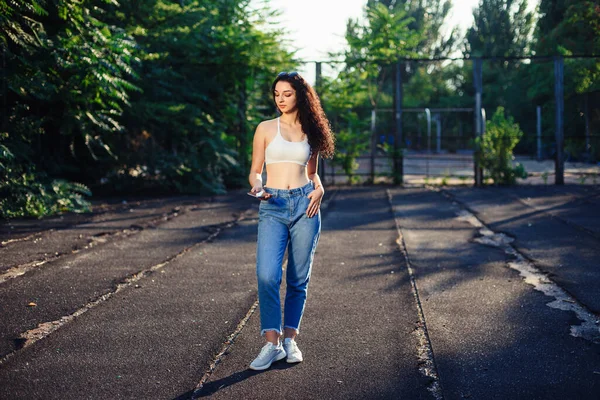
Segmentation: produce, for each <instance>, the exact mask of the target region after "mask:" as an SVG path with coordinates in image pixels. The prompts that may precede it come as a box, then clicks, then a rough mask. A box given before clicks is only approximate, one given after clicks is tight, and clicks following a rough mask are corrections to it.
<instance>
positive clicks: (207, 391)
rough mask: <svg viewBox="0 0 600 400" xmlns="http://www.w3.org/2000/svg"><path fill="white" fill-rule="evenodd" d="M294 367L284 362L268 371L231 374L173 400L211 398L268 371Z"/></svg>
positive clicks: (247, 370)
mask: <svg viewBox="0 0 600 400" xmlns="http://www.w3.org/2000/svg"><path fill="white" fill-rule="evenodd" d="M296 365H298V364H288V363H285V362H278V363H274V364H273V365H272V366H271V367H270V368H269V369H266V370H264V371H254V370H251V369H249V368H247V369H245V370H243V371H238V372H234V373H233V374H231V375H229V376H227V377H225V378H221V379H217V380H216V381H211V382H207V383H205V384H204V386H202V389H200V390H199V391H197V392H195V393H194V392H188V393H185V394H184V395H182V396H188V397H182V396H179V397H177V398H175V399H174V400H183V399H189V398H194V399H197V398H200V397H208V396H212V395H213V394H215V393H216V392H218V391H219V390H221V389H224V388H226V387H229V386H232V385H235V384H236V383H240V382H242V381H245V380H246V379H248V378H252V377H253V376H256V375H259V374H263V373H267V372H270V371H276V370H284V369H289V368H293V367H295V366H296ZM191 396H193V397H191Z"/></svg>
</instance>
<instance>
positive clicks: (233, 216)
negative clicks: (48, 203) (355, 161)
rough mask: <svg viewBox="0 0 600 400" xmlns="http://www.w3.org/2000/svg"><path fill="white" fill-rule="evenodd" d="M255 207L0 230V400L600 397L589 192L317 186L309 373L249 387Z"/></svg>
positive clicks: (598, 276) (211, 206)
mask: <svg viewBox="0 0 600 400" xmlns="http://www.w3.org/2000/svg"><path fill="white" fill-rule="evenodd" d="M252 201H253V200H252V199H250V198H248V197H247V196H244V195H243V193H242V192H236V193H232V194H230V195H226V196H221V197H217V198H193V197H184V198H176V199H165V200H160V201H146V202H142V203H139V204H135V203H133V204H128V205H123V204H120V205H115V206H113V207H112V208H110V207H109V208H107V209H106V210H105V212H102V213H97V214H94V215H86V216H78V217H77V218H74V217H67V218H66V219H63V220H59V219H55V220H52V221H44V222H42V223H41V224H39V223H37V222H36V223H33V222H31V221H25V222H22V221H16V222H13V223H12V224H11V225H12V226H13V228H11V226H10V225H4V226H2V227H1V229H0V235H1V238H2V247H0V258H1V260H2V262H1V263H0V264H1V266H2V268H1V269H0V313H1V314H0V315H1V317H0V318H1V323H0V358H1V361H0V398H2V399H4V398H6V399H25V398H27V399H31V398H44V399H187V398H192V397H195V398H200V397H214V398H218V399H263V398H274V397H282V396H283V397H294V398H298V399H398V398H401V399H442V398H444V399H463V398H472V399H481V398H485V399H488V398H492V399H599V398H600V395H599V393H600V330H599V329H600V328H599V327H600V325H599V321H598V320H599V319H600V317H599V316H600V313H599V312H600V307H599V305H600V291H598V290H597V288H598V285H597V284H598V283H599V282H598V280H600V269H598V261H599V260H600V229H599V228H598V226H600V211H599V207H598V205H599V204H598V203H599V202H600V189H599V188H598V187H597V186H586V187H570V186H567V187H564V188H556V187H546V188H541V189H540V188H539V187H537V188H536V187H524V188H510V189H509V188H506V189H505V188H486V189H472V188H455V189H444V190H439V189H427V188H393V187H381V186H376V187H357V188H339V189H337V190H329V191H328V193H327V202H326V204H325V205H326V208H325V209H324V211H323V232H322V236H321V242H320V244H319V248H318V251H317V254H316V257H315V265H314V270H313V276H312V279H311V283H310V289H309V299H308V303H307V307H306V313H305V317H304V319H303V325H302V334H301V335H300V336H299V339H298V343H299V345H300V347H301V349H302V350H303V352H304V355H305V361H304V362H303V363H301V364H297V365H288V364H286V363H285V362H279V363H276V364H274V366H273V367H272V368H271V369H270V370H267V371H264V372H260V373H257V372H253V371H250V370H248V369H247V368H248V365H249V363H250V362H251V361H252V359H253V357H254V356H255V355H256V354H257V353H258V351H259V349H260V347H261V345H262V342H261V339H260V337H259V326H258V324H259V315H258V309H257V307H256V305H257V299H256V281H255V271H254V262H255V253H254V252H255V240H256V223H257V220H256V212H257V205H256V204H255V203H252ZM99 238H100V239H101V240H98V239H99ZM284 267H285V266H284Z"/></svg>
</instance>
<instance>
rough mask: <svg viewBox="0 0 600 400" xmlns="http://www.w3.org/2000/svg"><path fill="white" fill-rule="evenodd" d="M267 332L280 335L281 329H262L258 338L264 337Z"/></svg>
mask: <svg viewBox="0 0 600 400" xmlns="http://www.w3.org/2000/svg"><path fill="white" fill-rule="evenodd" d="M269 331H273V332H277V333H278V334H279V335H281V329H277V328H268V329H263V330H262V331H260V336H265V333H267V332H269Z"/></svg>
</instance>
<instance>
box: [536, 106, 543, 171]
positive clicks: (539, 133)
mask: <svg viewBox="0 0 600 400" xmlns="http://www.w3.org/2000/svg"><path fill="white" fill-rule="evenodd" d="M537 160H538V161H542V106H537Z"/></svg>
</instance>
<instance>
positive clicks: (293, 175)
mask: <svg viewBox="0 0 600 400" xmlns="http://www.w3.org/2000/svg"><path fill="white" fill-rule="evenodd" d="M271 93H272V95H273V100H274V101H275V104H276V105H277V108H278V110H279V112H280V113H281V115H280V117H279V118H276V119H273V120H269V121H263V122H261V123H260V124H259V125H258V127H257V128H256V132H255V134H254V142H253V147H252V166H251V169H250V176H249V178H248V179H249V181H250V186H252V189H251V191H250V192H251V193H252V194H254V195H255V196H257V197H258V198H259V199H260V200H261V202H260V207H259V222H258V242H257V251H256V274H257V278H258V299H259V304H260V323H261V335H262V336H265V338H266V340H267V343H266V344H265V345H264V347H263V348H262V350H261V351H260V354H259V355H258V357H256V359H255V360H254V361H253V362H252V363H251V364H250V368H251V369H254V370H263V369H267V368H269V367H270V366H271V363H272V362H274V361H278V360H281V359H283V358H285V357H287V362H289V363H296V362H301V361H302V353H301V352H300V350H299V349H298V346H297V344H296V341H295V338H296V335H297V334H298V332H299V329H300V321H301V319H302V314H303V312H304V304H305V302H306V290H307V287H308V281H309V278H310V272H311V268H312V262H313V257H314V254H315V250H316V247H317V242H318V240H319V233H320V231H321V213H320V211H319V209H320V206H321V199H322V198H323V194H324V193H325V190H324V189H323V185H322V184H321V180H320V179H319V175H317V163H318V157H319V154H320V155H321V156H323V157H331V156H332V155H333V151H334V137H333V133H332V132H331V128H330V126H329V121H328V120H327V117H326V116H325V113H324V112H323V108H322V107H321V103H320V101H319V98H318V96H317V94H316V93H315V91H314V90H313V88H312V87H311V86H310V85H309V84H308V83H307V82H306V81H305V80H304V79H303V78H302V77H301V76H300V75H298V73H297V72H290V73H287V72H282V73H280V74H279V75H278V76H277V78H276V79H275V82H273V85H272V87H271ZM263 164H266V165H267V182H266V184H265V186H264V187H263V182H262V171H263ZM286 248H287V249H288V264H287V268H286V296H285V305H284V318H283V335H284V341H283V344H281V343H280V341H279V337H280V336H281V334H282V330H281V329H282V321H281V304H280V300H279V287H280V285H281V279H282V262H283V256H284V253H285V250H286Z"/></svg>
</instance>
